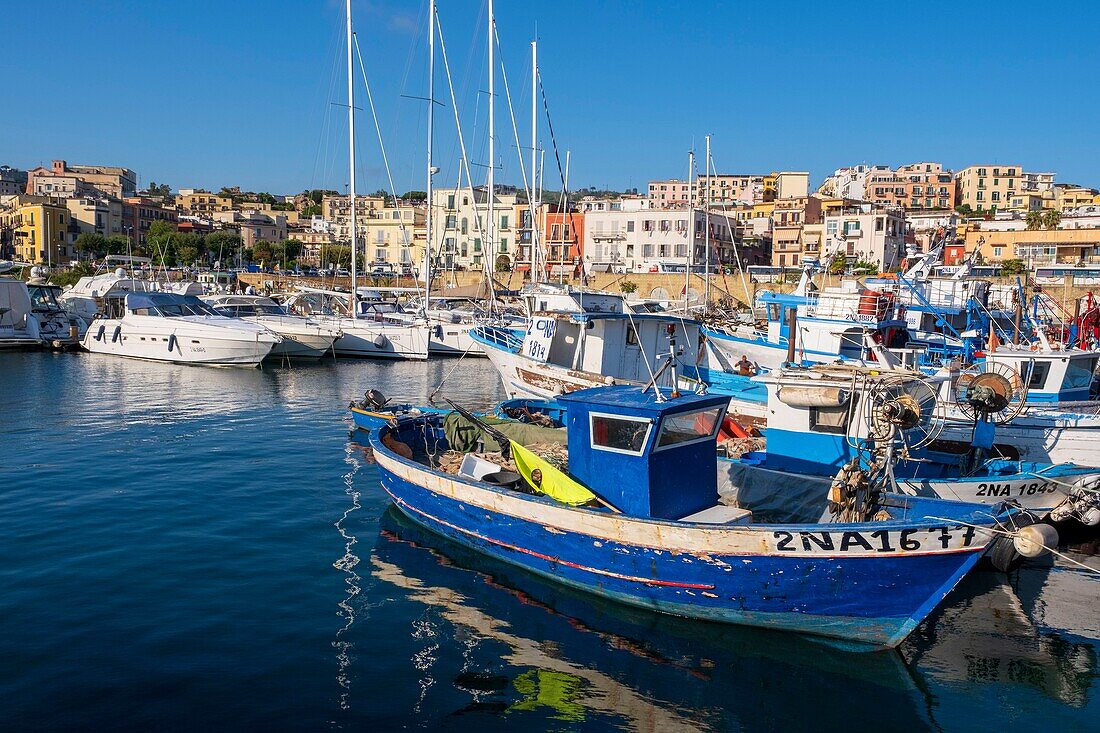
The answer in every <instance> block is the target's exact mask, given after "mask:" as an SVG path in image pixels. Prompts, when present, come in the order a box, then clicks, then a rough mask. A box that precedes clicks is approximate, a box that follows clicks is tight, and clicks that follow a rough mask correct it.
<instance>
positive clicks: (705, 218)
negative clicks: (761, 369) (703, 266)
mask: <svg viewBox="0 0 1100 733" xmlns="http://www.w3.org/2000/svg"><path fill="white" fill-rule="evenodd" d="M706 166H707V175H706V182H707V196H706V198H704V199H703V205H704V206H706V211H705V212H704V214H703V221H704V227H705V230H704V232H703V238H704V241H705V242H706V247H707V256H706V262H707V276H706V280H705V281H704V283H705V285H704V293H705V294H704V296H703V305H704V306H706V307H707V308H709V307H710V135H707V160H706Z"/></svg>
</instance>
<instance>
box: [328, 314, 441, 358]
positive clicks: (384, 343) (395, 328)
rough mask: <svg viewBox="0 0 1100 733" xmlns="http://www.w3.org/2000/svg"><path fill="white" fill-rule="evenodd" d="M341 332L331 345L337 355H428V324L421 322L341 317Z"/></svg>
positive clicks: (380, 356) (420, 356) (410, 356)
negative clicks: (395, 322)
mask: <svg viewBox="0 0 1100 733" xmlns="http://www.w3.org/2000/svg"><path fill="white" fill-rule="evenodd" d="M334 325H336V326H338V327H339V329H340V331H341V333H342V335H341V336H340V338H338V339H336V341H335V343H334V344H333V348H334V349H335V351H336V355H337V356H345V357H356V358H367V359H413V360H418V361H419V360H424V359H427V358H428V327H427V326H425V325H422V324H413V325H407V326H406V325H399V324H389V323H374V322H371V321H366V320H363V319H350V318H344V319H340V321H339V322H338V323H335V324H334Z"/></svg>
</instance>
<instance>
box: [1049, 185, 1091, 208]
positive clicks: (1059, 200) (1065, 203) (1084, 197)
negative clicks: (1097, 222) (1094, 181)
mask: <svg viewBox="0 0 1100 733" xmlns="http://www.w3.org/2000/svg"><path fill="white" fill-rule="evenodd" d="M1053 192H1054V206H1053V208H1054V210H1055V211H1059V212H1061V213H1063V214H1065V213H1067V212H1070V211H1072V210H1074V209H1079V208H1081V207H1082V206H1089V205H1091V204H1095V203H1100V195H1098V192H1097V190H1096V189H1095V188H1083V187H1081V186H1072V185H1068V184H1064V183H1059V184H1055V186H1054V189H1053Z"/></svg>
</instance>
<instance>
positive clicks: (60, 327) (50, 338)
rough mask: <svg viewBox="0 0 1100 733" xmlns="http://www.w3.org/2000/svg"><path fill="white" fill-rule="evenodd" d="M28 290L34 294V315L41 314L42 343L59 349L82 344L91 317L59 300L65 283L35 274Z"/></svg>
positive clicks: (38, 316)
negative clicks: (60, 283) (62, 303)
mask: <svg viewBox="0 0 1100 733" xmlns="http://www.w3.org/2000/svg"><path fill="white" fill-rule="evenodd" d="M27 292H28V294H29V295H30V297H31V304H32V306H33V308H34V315H35V317H36V318H38V331H39V338H41V339H42V343H44V344H46V345H47V346H50V347H52V348H55V349H64V348H71V347H75V346H79V345H80V341H81V340H82V339H83V338H84V334H85V332H86V331H87V330H88V321H90V320H91V319H90V318H89V319H86V318H84V317H83V316H79V315H77V314H76V313H72V312H70V311H67V310H65V309H64V308H63V307H61V303H60V302H59V301H58V296H60V295H61V287H60V286H58V285H50V284H49V283H47V282H46V281H45V280H43V279H41V278H32V279H31V280H30V281H28V282H27Z"/></svg>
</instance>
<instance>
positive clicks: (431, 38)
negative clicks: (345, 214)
mask: <svg viewBox="0 0 1100 733" xmlns="http://www.w3.org/2000/svg"><path fill="white" fill-rule="evenodd" d="M434 133H435V0H428V182H427V184H426V185H425V188H426V189H427V199H428V212H427V215H426V216H425V217H424V317H425V318H427V317H428V308H429V307H430V306H431V302H430V301H431V295H432V176H433V175H435V169H434V168H433V167H432V139H433V138H434V136H435V135H434ZM428 339H429V340H430V339H431V329H428Z"/></svg>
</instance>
